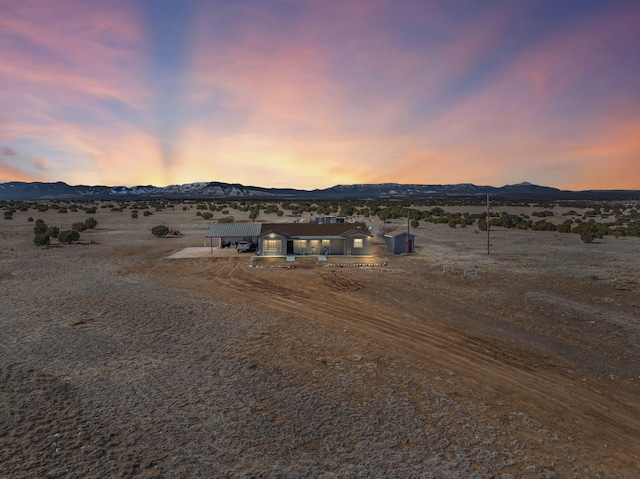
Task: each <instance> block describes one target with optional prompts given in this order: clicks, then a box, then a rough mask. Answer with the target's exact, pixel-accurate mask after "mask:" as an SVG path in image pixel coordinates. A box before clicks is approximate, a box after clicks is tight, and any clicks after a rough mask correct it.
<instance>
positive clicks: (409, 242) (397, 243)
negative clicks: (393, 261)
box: [384, 231, 416, 254]
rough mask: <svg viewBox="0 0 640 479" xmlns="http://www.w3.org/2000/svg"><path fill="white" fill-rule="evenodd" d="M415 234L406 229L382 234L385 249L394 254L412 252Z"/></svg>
mask: <svg viewBox="0 0 640 479" xmlns="http://www.w3.org/2000/svg"><path fill="white" fill-rule="evenodd" d="M415 239H416V237H415V235H413V234H411V233H408V232H407V231H392V232H390V233H387V234H385V235H384V240H385V242H386V243H387V250H389V251H391V252H392V253H394V254H400V253H413V252H414V248H415Z"/></svg>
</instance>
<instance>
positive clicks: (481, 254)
mask: <svg viewBox="0 0 640 479" xmlns="http://www.w3.org/2000/svg"><path fill="white" fill-rule="evenodd" d="M187 213H188V216H187ZM193 214H194V213H193V211H188V212H182V211H179V212H178V211H176V212H173V211H166V212H160V213H156V214H155V215H154V218H153V220H143V221H147V222H148V223H147V224H146V226H144V225H143V223H142V221H140V222H136V220H130V219H127V220H123V216H122V215H124V213H116V212H113V213H112V212H103V211H99V213H98V214H97V215H95V218H96V219H97V220H98V227H97V228H96V229H95V230H94V231H91V232H87V233H85V234H83V235H82V239H83V243H86V244H73V245H65V246H56V247H49V248H38V247H36V246H34V245H33V243H32V241H31V240H32V233H31V229H32V228H33V223H28V222H27V221H26V217H27V216H29V215H31V216H34V217H43V219H45V221H47V222H48V223H49V224H55V222H57V221H60V220H59V218H60V217H61V216H62V215H59V214H57V213H54V212H47V213H44V214H39V213H37V212H29V213H21V214H16V215H15V218H14V220H12V221H7V220H5V223H4V224H3V225H2V229H1V230H0V233H1V234H0V293H1V297H2V308H1V310H0V330H1V331H2V336H1V338H2V340H1V341H0V476H1V477H7V478H23V477H38V478H39V477H69V478H71V477H95V478H102V477H140V478H142V477H157V478H160V477H166V478H172V477H187V478H188V477H194V478H195V477H247V478H248V477H282V478H289V477H291V478H293V477H295V478H298V477H314V478H315V477H318V478H320V477H322V478H330V477H339V478H347V477H348V478H352V477H363V478H364V477H367V478H370V477H399V478H411V477H416V478H418V477H420V478H430V477H433V478H442V477H446V478H489V477H493V478H501V479H507V478H512V477H513V478H515V477H530V478H561V477H567V478H596V477H611V478H633V477H637V476H638V472H639V471H640V457H639V456H640V454H639V452H638V451H640V384H639V382H640V364H639V357H640V355H639V354H638V350H639V348H640V331H639V328H640V319H639V317H640V301H639V300H638V292H639V291H640V276H639V271H638V257H640V256H639V253H640V240H638V238H619V239H617V240H616V239H614V238H604V239H603V240H601V241H599V242H598V243H593V244H589V245H587V244H584V243H582V242H581V241H580V240H579V237H578V236H577V235H567V234H565V235H563V234H560V233H554V232H533V231H511V230H509V231H506V230H496V231H494V232H493V233H492V238H491V242H492V245H491V247H492V254H491V255H489V256H487V254H486V243H485V242H484V238H483V236H482V233H480V234H478V233H476V232H475V231H477V228H475V227H474V228H471V227H468V228H465V229H460V228H457V229H451V228H449V227H448V226H447V225H432V224H428V225H421V226H420V227H419V228H418V229H417V230H416V233H417V234H418V240H417V244H418V246H419V249H418V251H417V254H415V255H412V256H392V255H390V254H388V253H386V252H385V251H384V250H383V248H382V247H381V246H378V247H376V255H375V256H374V257H373V258H371V259H370V260H367V262H369V263H371V264H372V265H371V266H349V265H348V263H347V264H336V263H335V262H333V263H332V262H329V264H321V263H317V262H315V261H313V260H311V259H309V258H305V259H304V260H303V261H296V262H295V264H294V265H293V266H294V267H293V268H286V269H285V268H276V267H274V266H278V264H277V263H276V264H274V263H267V262H260V261H258V262H254V261H253V260H252V259H251V257H250V256H249V255H232V256H225V257H216V256H215V255H214V256H208V257H204V258H188V259H168V256H170V255H171V254H172V253H174V252H176V251H179V250H180V249H182V248H184V247H188V246H203V244H204V243H205V241H204V232H205V229H204V226H203V224H202V222H201V221H202V220H200V222H198V221H196V220H195V218H193ZM73 215H77V216H78V218H79V219H84V218H85V217H86V216H87V215H84V214H81V213H70V214H69V216H68V217H67V216H65V217H64V221H66V222H69V223H70V222H71V221H74V220H75V219H74V218H73V217H72V216H73ZM23 216H24V218H23ZM140 220H142V218H140ZM160 223H164V224H167V223H170V224H169V226H171V227H174V228H180V229H181V231H182V232H183V233H184V235H183V236H181V237H173V238H163V239H157V238H154V237H153V236H152V235H151V234H150V232H149V228H150V226H154V225H156V224H160ZM62 226H64V225H62ZM373 226H374V227H379V226H380V225H377V224H373ZM398 226H401V224H398ZM474 230H475V231H474ZM91 243H93V244H91ZM358 262H359V263H361V262H362V261H361V260H358ZM382 264H384V266H382ZM250 266H262V267H260V268H256V267H250ZM289 266H291V265H289ZM465 270H466V272H465Z"/></svg>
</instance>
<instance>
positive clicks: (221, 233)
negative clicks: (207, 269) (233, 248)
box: [205, 223, 262, 248]
mask: <svg viewBox="0 0 640 479" xmlns="http://www.w3.org/2000/svg"><path fill="white" fill-rule="evenodd" d="M261 227H262V225H261V224H260V223H214V224H212V225H211V227H210V228H209V231H208V232H207V234H206V235H205V237H206V238H210V239H211V247H212V248H213V247H214V246H215V247H219V248H221V247H223V246H224V245H226V244H229V243H238V241H249V242H252V243H255V244H257V243H258V236H260V228H261ZM214 240H215V242H216V244H214Z"/></svg>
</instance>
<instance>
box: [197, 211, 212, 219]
mask: <svg viewBox="0 0 640 479" xmlns="http://www.w3.org/2000/svg"><path fill="white" fill-rule="evenodd" d="M200 216H201V217H202V219H203V220H210V219H211V218H213V213H211V211H205V212H204V213H202V214H201V215H200Z"/></svg>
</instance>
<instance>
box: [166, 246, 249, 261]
mask: <svg viewBox="0 0 640 479" xmlns="http://www.w3.org/2000/svg"><path fill="white" fill-rule="evenodd" d="M238 254H239V253H238V252H237V251H236V250H235V249H232V248H213V249H211V247H210V246H192V247H189V248H185V249H183V250H180V251H178V252H177V253H173V254H172V255H171V256H167V258H169V259H180V258H208V257H211V256H237V255H238Z"/></svg>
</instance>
